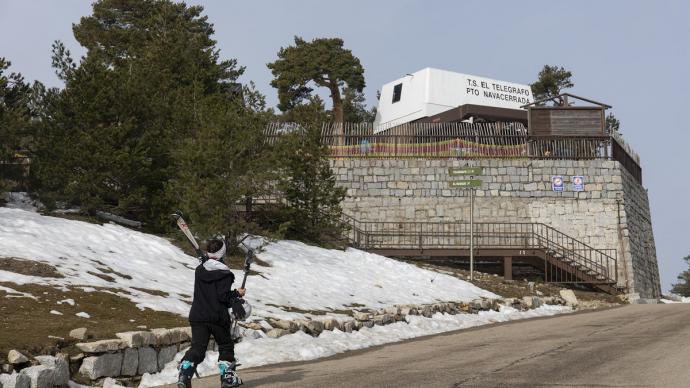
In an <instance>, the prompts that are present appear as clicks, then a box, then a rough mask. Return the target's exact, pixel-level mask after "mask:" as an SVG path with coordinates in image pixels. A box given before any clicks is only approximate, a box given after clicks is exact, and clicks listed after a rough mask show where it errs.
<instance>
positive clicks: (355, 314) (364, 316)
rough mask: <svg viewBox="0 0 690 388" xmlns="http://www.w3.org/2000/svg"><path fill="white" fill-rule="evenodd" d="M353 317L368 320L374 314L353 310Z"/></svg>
mask: <svg viewBox="0 0 690 388" xmlns="http://www.w3.org/2000/svg"><path fill="white" fill-rule="evenodd" d="M352 317H353V318H354V319H356V320H358V321H368V320H369V319H371V317H372V314H371V313H369V312H366V311H353V312H352Z"/></svg>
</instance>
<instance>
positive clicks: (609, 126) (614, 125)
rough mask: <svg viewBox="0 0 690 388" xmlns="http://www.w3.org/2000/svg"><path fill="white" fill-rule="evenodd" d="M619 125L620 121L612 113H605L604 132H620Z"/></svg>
mask: <svg viewBox="0 0 690 388" xmlns="http://www.w3.org/2000/svg"><path fill="white" fill-rule="evenodd" d="M620 127H621V122H620V120H618V119H617V118H616V116H614V115H613V113H610V112H609V114H608V115H606V133H608V134H613V133H620Z"/></svg>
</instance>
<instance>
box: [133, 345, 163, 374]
mask: <svg viewBox="0 0 690 388" xmlns="http://www.w3.org/2000/svg"><path fill="white" fill-rule="evenodd" d="M156 372H158V355H157V354H156V350H155V349H153V348H150V347H142V348H139V366H138V368H137V374H138V375H143V374H144V373H156Z"/></svg>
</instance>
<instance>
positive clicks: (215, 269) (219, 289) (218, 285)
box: [189, 259, 240, 325]
mask: <svg viewBox="0 0 690 388" xmlns="http://www.w3.org/2000/svg"><path fill="white" fill-rule="evenodd" d="M234 280H235V275H233V274H232V272H230V268H228V267H227V266H226V265H225V264H223V263H221V262H220V261H217V260H213V259H209V260H206V261H205V262H204V264H200V265H199V266H198V267H196V271H194V300H193V301H192V309H191V310H190V311H189V321H190V322H210V323H218V324H223V325H225V324H229V323H230V314H228V308H229V307H230V306H231V305H232V302H233V300H234V299H236V298H239V297H240V295H239V293H237V291H232V282H233V281H234Z"/></svg>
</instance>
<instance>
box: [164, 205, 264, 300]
mask: <svg viewBox="0 0 690 388" xmlns="http://www.w3.org/2000/svg"><path fill="white" fill-rule="evenodd" d="M172 217H173V219H175V223H176V224H177V227H178V228H180V230H181V231H182V233H183V234H184V235H185V237H187V240H188V241H189V243H190V244H192V246H193V247H194V251H195V252H196V255H197V258H198V259H199V260H200V261H201V262H202V263H203V262H205V261H206V260H208V255H207V254H206V252H204V251H203V250H202V249H201V248H200V247H199V243H198V242H197V241H196V238H194V235H193V234H192V231H191V230H189V225H187V222H186V221H185V220H184V218H183V217H182V212H179V211H178V212H175V213H173V214H172ZM247 237H249V235H246V236H244V237H243V238H242V240H240V242H239V243H240V244H242V245H244V247H245V250H246V256H245V258H244V278H243V279H242V287H240V288H244V286H245V284H247V276H248V275H249V267H250V266H251V265H252V261H254V250H252V249H251V248H249V247H248V246H247V245H246V244H245V243H244V240H245V239H246V238H247Z"/></svg>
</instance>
